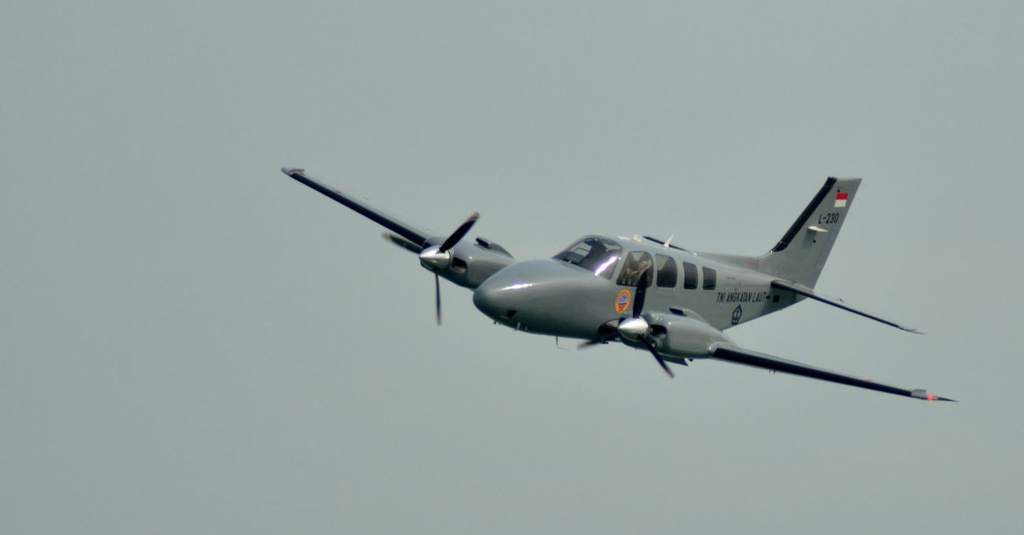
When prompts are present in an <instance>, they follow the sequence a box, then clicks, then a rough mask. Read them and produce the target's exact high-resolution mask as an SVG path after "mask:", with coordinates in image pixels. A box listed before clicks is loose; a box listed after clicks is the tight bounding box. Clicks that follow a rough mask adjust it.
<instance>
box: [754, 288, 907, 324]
mask: <svg viewBox="0 0 1024 535" xmlns="http://www.w3.org/2000/svg"><path fill="white" fill-rule="evenodd" d="M772 288H778V289H779V290H786V291H789V292H793V293H795V294H798V295H802V296H804V297H807V298H809V299H814V300H815V301H820V302H822V303H825V304H828V305H832V306H834V307H836V308H841V309H843V310H845V311H847V312H853V313H854V314H857V315H858V316H864V317H865V318H868V319H873V320H875V321H877V322H880V323H884V324H886V325H891V326H893V327H896V328H897V329H901V330H904V331H907V332H911V333H917V334H921V331H918V330H917V329H912V328H910V327H906V326H904V325H900V324H899V323H896V322H894V321H890V320H887V319H885V318H881V317H879V316H876V315H874V314H869V313H867V312H864V311H863V310H860V309H858V308H855V307H852V306H850V305H848V304H846V303H844V302H842V301H841V300H839V299H833V298H831V297H825V296H823V295H820V294H817V293H815V291H814V289H813V288H808V287H807V286H804V285H802V284H796V283H793V282H788V281H782V280H773V281H772Z"/></svg>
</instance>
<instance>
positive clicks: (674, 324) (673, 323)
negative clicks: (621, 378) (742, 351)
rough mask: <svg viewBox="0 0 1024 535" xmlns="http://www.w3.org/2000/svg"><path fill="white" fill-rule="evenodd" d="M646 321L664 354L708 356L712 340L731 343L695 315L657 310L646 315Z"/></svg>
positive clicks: (695, 356)
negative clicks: (660, 312) (648, 315)
mask: <svg viewBox="0 0 1024 535" xmlns="http://www.w3.org/2000/svg"><path fill="white" fill-rule="evenodd" d="M650 324H651V334H652V336H653V338H654V339H655V341H656V345H657V348H658V352H659V353H661V354H662V355H664V356H666V357H686V358H703V357H708V356H710V353H711V346H712V345H713V344H715V343H728V344H732V343H733V341H732V340H731V339H729V337H728V336H726V335H725V333H723V332H722V331H720V330H718V329H716V328H714V327H712V326H711V325H709V324H708V323H707V322H706V321H704V319H703V318H700V317H699V316H698V317H693V316H680V315H675V314H658V315H653V316H651V317H650Z"/></svg>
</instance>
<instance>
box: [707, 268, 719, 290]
mask: <svg viewBox="0 0 1024 535" xmlns="http://www.w3.org/2000/svg"><path fill="white" fill-rule="evenodd" d="M717 285H718V274H717V273H715V270H713V269H711V268H704V289H705V290H714V289H715V286H717Z"/></svg>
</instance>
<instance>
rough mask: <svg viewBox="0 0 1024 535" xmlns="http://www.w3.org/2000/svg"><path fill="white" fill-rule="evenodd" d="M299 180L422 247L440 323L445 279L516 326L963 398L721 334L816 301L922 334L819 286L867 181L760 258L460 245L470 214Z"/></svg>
mask: <svg viewBox="0 0 1024 535" xmlns="http://www.w3.org/2000/svg"><path fill="white" fill-rule="evenodd" d="M281 171H283V172H284V173H285V174H286V175H288V176H289V177H291V178H293V179H295V180H296V181H298V182H300V183H302V184H304V185H306V186H308V187H310V188H312V189H314V190H316V191H318V192H320V193H322V194H323V195H326V196H327V197H330V198H331V199H334V200H335V201H337V202H339V203H341V204H343V205H345V206H347V207H349V208H351V209H352V210H355V211H356V212H358V213H360V214H362V215H363V216H366V217H367V218H369V219H371V220H373V221H375V222H377V223H379V224H380V225H383V226H384V227H385V228H387V229H388V231H390V232H387V231H386V232H385V233H384V237H385V238H387V239H388V240H389V241H391V242H393V243H394V244H396V245H399V246H401V247H403V248H405V249H408V250H409V251H411V252H413V253H416V254H418V255H419V260H420V264H421V265H422V266H423V267H424V268H426V269H427V270H429V271H431V272H433V273H434V288H435V298H436V308H437V323H438V324H439V325H440V323H441V289H440V279H439V277H444V278H445V279H448V280H449V281H452V282H454V283H455V284H458V285H459V286H463V287H466V288H469V289H471V290H473V303H474V304H475V305H476V307H477V308H478V309H480V311H481V312H483V313H484V314H486V315H487V316H488V317H490V318H491V319H493V320H494V321H495V323H500V324H502V325H506V326H508V327H511V328H513V329H516V330H519V331H524V332H530V333H536V334H545V335H549V336H558V337H565V338H577V339H582V340H583V342H582V343H581V344H580V346H581V347H586V346H590V345H595V344H606V343H608V342H621V343H622V344H625V345H627V346H630V347H633V348H636V349H642V350H646V351H648V352H650V354H651V355H652V356H653V357H654V359H655V360H656V361H657V362H658V363H659V364H660V365H661V367H662V368H663V369H664V370H665V372H666V373H668V375H669V376H670V377H674V374H673V372H672V369H671V368H670V367H669V365H668V363H673V364H680V365H683V366H687V365H688V362H693V361H694V359H717V360H724V361H728V362H734V363H737V364H745V365H748V366H756V367H759V368H766V369H768V370H771V371H774V372H785V373H789V374H793V375H802V376H804V377H810V378H813V379H821V380H824V381H831V382H834V383H841V384H845V385H850V386H856V387H860V388H866V389H870V390H877V391H879V392H888V393H890V394H896V395H899V396H907V397H911V398H915V399H922V400H927V401H955V400H952V399H949V398H944V397H939V396H933V395H929V394H927V392H926V391H925V390H924V389H905V388H899V387H895V386H890V385H886V384H882V383H876V382H874V381H870V380H867V379H860V378H856V377H851V376H848V375H843V374H839V373H835V372H831V371H827V370H823V369H820V368H815V367H812V366H808V365H806V364H801V363H799V362H794V361H791V360H785V359H781V358H778V357H774V356H771V355H766V354H764V353H759V352H757V351H752V350H749V349H744V348H741V347H739V346H737V345H736V344H735V343H734V342H733V341H732V340H731V339H730V338H729V337H728V336H726V334H725V333H724V332H723V331H724V330H726V329H728V328H730V327H733V326H736V325H739V324H741V323H745V322H747V321H750V320H753V319H756V318H759V317H762V316H764V315H766V314H771V313H772V312H777V311H779V310H782V309H784V308H786V307H788V306H790V305H793V304H796V303H798V302H800V301H802V300H804V299H813V300H815V301H819V302H822V303H825V304H828V305H832V306H834V307H838V308H840V309H843V310H846V311H849V312H853V313H854V314H859V315H861V316H864V317H866V318H869V319H872V320H875V321H879V322H881V323H884V324H886V325H890V326H892V327H896V328H898V329H902V330H904V331H910V332H916V331H914V330H913V329H910V328H908V327H905V326H903V325H900V324H898V323H895V322H892V321H889V320H886V319H883V318H880V317H878V316H876V315H874V314H869V313H867V312H865V311H863V310H860V309H858V308H854V307H852V306H850V305H848V304H846V303H844V302H843V301H841V300H837V299H832V298H829V297H825V296H823V295H821V294H819V293H817V292H816V291H815V290H814V285H815V283H816V282H817V281H818V275H819V274H820V273H821V270H822V268H823V267H824V266H825V260H826V259H828V255H829V252H830V251H831V250H832V246H833V245H834V244H835V241H836V237H837V236H839V230H840V228H841V227H842V225H843V221H844V220H845V219H846V213H847V211H848V210H849V209H850V206H851V205H852V204H853V198H854V196H855V195H856V194H857V188H858V187H859V186H860V179H859V178H829V179H828V180H826V181H825V184H824V185H823V186H822V187H821V189H820V190H818V193H817V194H816V195H815V196H814V198H813V199H812V200H811V202H810V204H808V205H807V208H805V209H804V211H803V212H802V213H801V214H800V216H799V217H797V219H796V221H795V222H794V223H793V225H792V226H790V227H789V229H788V230H787V231H786V233H785V234H784V235H783V236H782V239H780V240H779V242H778V243H777V244H775V246H774V247H772V249H771V250H770V251H768V252H767V253H765V254H763V255H761V256H737V255H723V254H711V253H695V252H691V251H687V250H686V249H683V248H681V247H677V246H675V245H672V244H671V243H670V241H671V239H669V240H667V241H661V240H658V239H655V238H652V237H649V236H645V237H643V238H642V239H641V238H639V237H635V238H610V237H605V236H584V237H583V238H581V239H579V240H578V241H576V242H575V243H573V244H572V245H570V246H569V247H567V248H566V249H564V250H563V251H561V252H559V253H558V254H556V255H555V256H553V257H552V258H549V259H543V260H527V261H516V260H515V259H514V258H513V257H512V255H511V254H510V253H509V252H508V251H506V250H505V249H504V248H503V247H501V246H500V245H498V244H497V243H494V242H492V241H490V240H487V239H484V238H480V237H478V238H476V239H475V240H474V241H473V242H468V241H463V238H465V236H466V234H467V233H469V230H470V229H471V228H472V227H473V224H474V223H475V222H476V220H477V217H478V214H473V215H471V216H470V217H469V218H468V219H467V220H466V221H465V222H464V223H462V225H460V226H459V227H458V228H457V229H456V230H455V232H453V233H452V234H451V235H449V236H438V235H434V234H432V233H430V232H428V231H426V230H424V229H422V228H420V227H417V226H415V225H411V224H409V223H406V222H404V221H401V220H400V219H398V218H396V217H394V216H392V215H390V214H388V213H387V212H384V211H382V210H380V209H377V208H374V207H372V206H370V205H369V204H367V203H366V202H365V201H363V200H360V199H358V198H357V197H355V196H353V195H350V194H346V193H344V192H342V191H341V190H338V189H334V188H331V187H329V186H327V185H324V184H322V183H320V182H318V181H316V180H314V179H312V178H310V177H308V176H307V175H306V173H305V171H303V170H302V169H290V168H284V169H282V170H281Z"/></svg>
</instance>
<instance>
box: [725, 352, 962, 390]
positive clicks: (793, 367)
mask: <svg viewBox="0 0 1024 535" xmlns="http://www.w3.org/2000/svg"><path fill="white" fill-rule="evenodd" d="M711 356H712V357H713V358H716V359H719V360H726V361H729V362H734V363H736V364H746V365H747V366H756V367H758V368H766V369H769V370H772V371H777V372H783V373H789V374H793V375H801V376H803V377H810V378H811V379H820V380H822V381H830V382H833V383H839V384H844V385H849V386H856V387H858V388H866V389H868V390H875V391H878V392H886V393H888V394H895V395H897V396H906V397H910V398H915V399H923V400H925V401H956V400H955V399H949V398H944V397H939V396H932V395H928V393H927V392H926V391H925V390H924V389H923V388H917V389H913V390H910V389H906V388H899V387H895V386H890V385H886V384H882V383H876V382H874V381H870V380H868V379H860V378H857V377H850V376H849V375H842V374H839V373H835V372H830V371H828V370H822V369H821V368H815V367H813V366H808V365H806V364H801V363H799V362H794V361H792V360H786V359H780V358H778V357H773V356H771V355H766V354H764V353H758V352H757V351H751V350H749V349H743V348H741V347H737V346H734V345H732V344H726V343H717V344H715V345H714V346H712V351H711Z"/></svg>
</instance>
